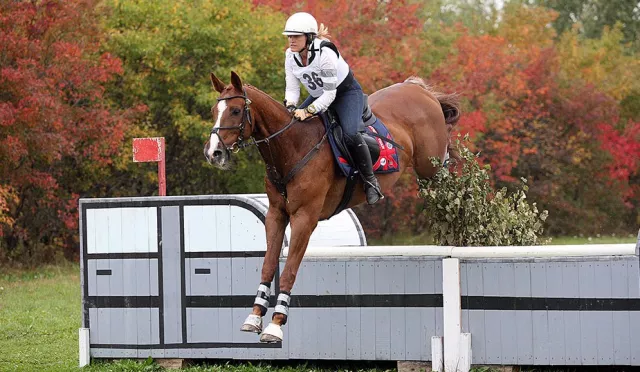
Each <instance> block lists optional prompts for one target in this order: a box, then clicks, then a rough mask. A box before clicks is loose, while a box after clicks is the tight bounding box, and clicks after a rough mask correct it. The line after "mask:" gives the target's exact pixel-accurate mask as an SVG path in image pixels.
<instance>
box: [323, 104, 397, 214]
mask: <svg viewBox="0 0 640 372" xmlns="http://www.w3.org/2000/svg"><path fill="white" fill-rule="evenodd" d="M320 117H321V119H322V121H323V123H324V125H325V128H326V130H327V133H328V135H327V137H328V139H329V143H330V144H331V149H332V151H333V155H334V160H335V162H336V163H337V165H338V172H340V173H342V175H343V176H345V177H347V184H346V186H345V190H344V193H343V197H342V200H341V201H340V204H339V205H338V207H337V208H336V210H335V211H334V213H333V214H332V216H334V215H336V214H338V213H340V212H341V211H342V210H344V209H345V208H346V206H347V205H348V204H349V201H350V200H351V197H352V196H353V191H354V190H355V186H356V184H357V183H358V178H359V176H360V174H359V171H358V169H357V167H355V166H354V161H353V158H352V157H351V154H350V152H349V150H348V147H347V145H346V143H345V141H344V140H345V138H344V134H343V131H342V127H341V126H340V124H339V118H338V115H337V114H336V113H335V112H333V110H331V109H329V110H327V111H325V112H324V113H322V114H320ZM358 130H359V131H360V132H361V134H362V137H363V138H364V140H365V143H366V144H367V146H368V147H369V153H370V154H371V160H372V162H373V164H372V168H373V172H374V173H375V174H380V173H391V172H397V171H399V163H398V160H399V159H398V153H397V149H398V148H400V149H402V146H400V145H399V144H397V143H396V142H394V141H393V139H392V137H391V133H390V132H389V130H388V129H387V127H386V126H385V125H384V123H382V121H381V120H380V119H378V118H377V117H376V116H375V114H374V113H373V111H371V107H370V106H369V102H368V97H367V95H364V106H363V110H362V122H361V123H360V125H359V128H358ZM329 218H330V217H329Z"/></svg>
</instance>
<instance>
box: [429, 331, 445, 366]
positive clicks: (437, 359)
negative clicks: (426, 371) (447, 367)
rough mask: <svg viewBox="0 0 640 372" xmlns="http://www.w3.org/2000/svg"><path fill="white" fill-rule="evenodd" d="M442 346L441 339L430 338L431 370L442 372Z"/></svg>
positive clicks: (437, 337) (436, 337)
mask: <svg viewBox="0 0 640 372" xmlns="http://www.w3.org/2000/svg"><path fill="white" fill-rule="evenodd" d="M443 348H444V346H443V344H442V337H440V336H431V370H432V371H434V372H444V350H443Z"/></svg>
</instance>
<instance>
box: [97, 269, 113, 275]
mask: <svg viewBox="0 0 640 372" xmlns="http://www.w3.org/2000/svg"><path fill="white" fill-rule="evenodd" d="M96 275H111V269H108V270H96Z"/></svg>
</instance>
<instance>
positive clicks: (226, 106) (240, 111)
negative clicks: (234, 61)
mask: <svg viewBox="0 0 640 372" xmlns="http://www.w3.org/2000/svg"><path fill="white" fill-rule="evenodd" d="M211 83H212V84H213V88H214V89H215V90H216V91H217V92H218V93H220V96H219V97H218V103H217V104H216V105H214V106H213V107H212V108H211V114H212V116H213V120H214V125H213V129H211V136H209V140H208V141H207V142H206V143H205V145H204V156H205V158H207V161H208V162H209V163H210V164H212V165H214V166H216V167H218V168H221V169H227V168H228V167H229V160H230V152H231V151H237V150H238V149H240V147H241V146H242V145H243V144H244V143H245V142H244V141H245V139H247V138H249V137H251V133H252V132H253V129H254V122H253V120H252V115H251V111H250V110H249V105H250V104H251V101H250V100H249V98H248V97H247V92H246V91H245V89H244V88H243V86H242V80H240V77H239V76H238V74H236V73H235V72H231V84H230V85H225V84H224V83H223V82H222V81H220V79H218V78H217V77H216V75H215V74H213V73H211Z"/></svg>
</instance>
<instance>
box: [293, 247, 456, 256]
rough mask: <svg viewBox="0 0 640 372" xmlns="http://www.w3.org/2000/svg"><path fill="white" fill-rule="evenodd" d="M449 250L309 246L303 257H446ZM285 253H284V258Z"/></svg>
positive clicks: (445, 248)
mask: <svg viewBox="0 0 640 372" xmlns="http://www.w3.org/2000/svg"><path fill="white" fill-rule="evenodd" d="M451 248H453V247H446V246H437V245H432V246H429V245H415V246H412V245H405V246H402V245H395V246H376V245H369V246H345V247H326V246H315V247H312V246H309V247H308V248H307V251H306V253H305V257H382V256H414V257H416V256H432V257H448V256H450V255H451ZM286 253H287V251H285V252H284V254H285V257H286Z"/></svg>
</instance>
